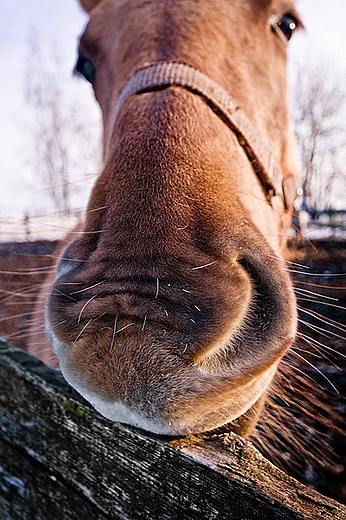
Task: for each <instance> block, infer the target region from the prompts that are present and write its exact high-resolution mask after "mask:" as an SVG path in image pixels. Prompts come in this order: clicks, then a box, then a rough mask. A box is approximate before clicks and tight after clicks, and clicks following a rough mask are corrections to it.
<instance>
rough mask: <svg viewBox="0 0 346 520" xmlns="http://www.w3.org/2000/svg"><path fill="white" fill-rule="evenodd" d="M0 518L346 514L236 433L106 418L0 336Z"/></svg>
mask: <svg viewBox="0 0 346 520" xmlns="http://www.w3.org/2000/svg"><path fill="white" fill-rule="evenodd" d="M0 518H1V519H2V520H14V519H20V520H33V519H40V520H44V519H50V520H59V519H69V520H70V519H78V520H82V519H86V518H87V519H88V520H93V519H95V520H96V519H97V520H102V519H108V520H109V519H113V518H114V519H115V518H119V519H128V520H136V519H148V520H154V519H160V520H161V519H162V520H171V519H177V520H178V519H179V520H184V519H188V520H193V519H210V520H211V519H218V520H219V519H232V520H248V519H249V520H250V519H251V520H252V519H258V520H272V519H273V520H274V519H285V520H291V519H292V520H293V519H311V520H318V519H322V518H323V520H336V519H337V520H343V519H346V507H345V506H343V505H341V504H339V503H337V502H335V501H333V500H331V499H328V498H326V497H323V496H322V495H319V494H318V493H316V492H314V491H312V490H310V489H308V488H306V487H305V486H303V485H302V484H300V483H299V482H297V481H295V480H294V479H292V478H290V477H288V476H287V475H285V474H284V473H283V472H281V471H280V470H278V469H277V468H275V467H274V466H273V465H272V464H270V463H269V462H268V461H267V460H266V459H264V458H263V457H262V456H261V455H260V454H259V453H258V452H257V451H256V450H255V449H254V448H253V447H252V445H251V444H250V443H248V442H246V441H244V440H243V439H241V438H240V437H237V436H236V435H233V434H231V435H229V434H227V435H221V436H215V437H212V438H209V439H208V438H206V437H205V436H203V435H202V436H193V437H184V438H180V439H168V438H162V437H158V436H154V435H150V434H147V433H145V432H143V431H140V430H137V429H135V428H131V427H128V426H124V425H121V424H117V423H111V422H109V421H107V420H106V419H104V418H103V417H101V416H100V415H99V414H98V413H97V412H95V411H94V410H93V409H92V408H91V407H90V406H89V405H88V404H87V403H86V402H85V401H83V399H82V398H81V397H79V396H78V395H77V394H76V393H75V392H74V391H73V390H72V389H71V388H70V387H69V386H68V385H67V384H66V383H65V381H64V380H63V378H62V376H61V375H60V374H59V373H58V372H56V371H54V370H51V369H49V368H47V367H46V366H45V365H44V364H43V363H41V362H40V361H38V360H37V359H35V358H33V357H32V356H30V355H28V354H27V353H25V352H23V351H21V350H18V349H15V348H14V347H11V346H9V345H7V344H6V343H4V342H1V341H0Z"/></svg>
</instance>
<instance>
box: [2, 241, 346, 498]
mask: <svg viewBox="0 0 346 520" xmlns="http://www.w3.org/2000/svg"><path fill="white" fill-rule="evenodd" d="M57 246H58V243H57V242H49V241H35V242H20V243H19V242H18V243H14V242H12V243H0V335H1V336H2V337H4V338H5V339H7V341H9V342H10V343H12V344H13V345H15V346H17V347H20V348H24V349H25V346H26V338H27V333H28V329H29V327H30V322H31V320H32V319H33V306H34V303H35V299H36V295H37V293H38V290H39V287H40V284H41V283H42V282H43V280H44V278H45V276H46V273H47V271H49V269H50V268H51V266H52V264H53V263H54V261H55V257H56V253H55V251H56V248H57ZM287 266H288V268H289V270H290V271H291V275H292V277H293V279H294V284H295V287H296V293H297V301H298V305H299V307H300V311H299V317H300V320H301V321H300V326H299V336H298V339H297V342H296V344H295V345H294V347H293V349H292V350H291V353H289V354H288V356H286V358H285V360H284V362H283V364H282V368H281V371H280V374H279V376H278V378H277V382H276V385H274V388H273V390H272V395H271V398H270V399H269V400H268V403H267V405H266V408H265V410H264V413H263V416H262V419H261V420H260V423H259V426H258V428H257V430H256V432H255V435H254V436H253V437H252V439H251V440H252V441H253V442H254V444H255V445H256V446H257V447H258V448H259V449H260V451H262V453H264V454H265V456H267V457H268V458H269V459H271V460H272V461H273V462H274V463H276V464H277V465H278V466H279V467H281V468H283V469H284V470H285V471H287V472H288V473H290V474H291V475H293V476H295V477H296V478H298V479H299V480H300V481H302V482H303V483H306V484H308V485H310V486H311V487H314V488H315V489H317V490H318V491H320V492H322V493H324V494H326V495H329V496H331V497H332V498H335V499H337V500H339V501H340V502H343V503H346V437H345V430H346V424H345V417H346V242H342V241H330V240H329V241H314V242H307V241H306V242H303V243H297V242H296V241H293V240H292V241H291V242H290V249H289V262H288V264H287Z"/></svg>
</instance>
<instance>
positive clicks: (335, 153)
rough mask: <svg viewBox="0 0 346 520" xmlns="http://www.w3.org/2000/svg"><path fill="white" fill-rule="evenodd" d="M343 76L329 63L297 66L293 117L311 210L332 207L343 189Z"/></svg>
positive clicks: (345, 164)
mask: <svg viewBox="0 0 346 520" xmlns="http://www.w3.org/2000/svg"><path fill="white" fill-rule="evenodd" d="M344 85H345V79H344V78H343V77H342V75H341V73H337V72H336V70H335V68H333V67H332V66H331V65H330V64H328V63H319V64H316V63H315V62H314V60H311V59H306V60H305V62H304V64H301V65H299V66H297V69H296V74H295V80H294V84H293V90H292V105H293V119H294V126H295V138H296V145H297V153H298V159H299V161H300V167H301V176H302V178H301V181H302V191H303V197H304V200H305V202H306V204H307V206H308V208H309V210H310V211H312V212H314V211H316V210H318V209H328V208H330V207H333V205H334V203H335V197H338V196H339V198H340V197H341V193H340V189H341V190H342V189H345V179H346V177H345V175H346V124H345V120H346V90H345V87H344Z"/></svg>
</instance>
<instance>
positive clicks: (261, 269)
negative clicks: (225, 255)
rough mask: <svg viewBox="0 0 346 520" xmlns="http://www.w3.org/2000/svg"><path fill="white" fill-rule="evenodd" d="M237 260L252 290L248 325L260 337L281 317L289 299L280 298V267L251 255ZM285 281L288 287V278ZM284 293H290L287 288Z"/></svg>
mask: <svg viewBox="0 0 346 520" xmlns="http://www.w3.org/2000/svg"><path fill="white" fill-rule="evenodd" d="M238 262H239V264H240V265H241V266H242V267H243V269H244V270H245V271H246V272H247V273H248V275H249V278H250V280H251V284H252V290H253V297H252V303H251V307H250V317H249V318H250V320H249V325H248V326H251V329H252V330H255V331H256V334H257V335H259V337H258V339H260V336H261V335H263V334H267V333H268V332H269V330H270V329H272V327H273V326H275V324H278V323H279V322H280V321H281V320H282V319H283V312H284V308H285V306H287V307H288V306H289V300H288V299H287V301H283V299H282V281H281V274H282V273H281V272H280V271H282V268H281V266H278V265H276V266H274V265H273V266H271V265H268V264H266V262H265V260H264V259H256V258H254V257H252V255H251V256H250V255H248V256H247V257H243V258H241V259H239V261H238ZM277 263H279V260H278V261H277ZM287 283H288V287H290V284H289V280H288V278H287ZM286 293H287V294H288V293H290V291H289V290H288V289H287V288H286Z"/></svg>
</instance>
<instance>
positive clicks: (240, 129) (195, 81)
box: [106, 62, 289, 209]
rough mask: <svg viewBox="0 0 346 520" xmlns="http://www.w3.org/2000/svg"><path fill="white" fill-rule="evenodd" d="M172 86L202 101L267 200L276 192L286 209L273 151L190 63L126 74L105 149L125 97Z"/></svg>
mask: <svg viewBox="0 0 346 520" xmlns="http://www.w3.org/2000/svg"><path fill="white" fill-rule="evenodd" d="M173 85H175V86H180V87H184V88H185V89H187V90H189V91H191V92H193V93H195V94H198V95H200V96H202V97H203V98H204V99H205V100H206V102H207V103H208V105H209V106H210V108H211V109H212V110H213V111H214V112H215V113H216V114H217V115H218V116H219V117H220V118H221V119H222V120H223V121H224V122H225V123H226V125H227V126H228V127H229V128H230V130H231V131H232V132H233V133H234V134H235V135H236V137H237V139H238V142H239V144H240V146H241V147H242V148H243V149H244V151H245V153H246V155H247V157H248V159H249V161H250V162H251V165H252V167H253V169H254V171H255V173H256V175H257V177H258V179H259V180H260V182H261V184H262V187H263V189H264V192H265V194H266V198H267V200H268V202H269V203H270V204H271V203H272V199H273V197H275V196H277V195H279V196H280V197H282V199H283V201H284V205H285V208H286V209H288V205H289V202H288V201H287V200H285V199H286V197H285V194H284V193H283V175H282V173H281V170H280V168H279V166H278V164H277V162H276V160H275V158H274V156H273V154H272V153H271V152H270V151H269V150H268V148H267V147H266V146H265V145H264V143H263V142H262V141H261V140H260V139H259V138H258V136H257V135H256V132H255V130H254V127H253V124H252V123H251V122H250V121H249V119H248V118H247V116H246V115H245V114H244V112H243V111H242V109H241V108H240V107H239V106H238V105H237V104H236V103H235V102H234V100H233V99H232V98H231V97H230V96H229V94H228V93H227V92H226V90H225V89H224V88H222V87H221V86H220V85H219V84H218V83H216V82H215V81H213V80H212V79H211V78H209V77H208V76H207V75H206V74H204V73H203V72H200V71H199V70H197V69H195V68H193V67H191V66H190V65H185V64H183V63H175V62H159V63H155V64H153V65H149V66H147V67H144V68H142V69H139V70H137V71H136V72H135V73H134V74H133V75H132V76H130V78H129V80H128V81H127V83H125V85H124V87H123V88H122V90H121V92H120V94H119V97H118V99H117V103H116V105H115V108H114V112H113V114H112V118H111V121H110V126H109V128H110V132H109V138H108V143H107V144H106V150H107V149H108V148H109V145H110V138H111V133H112V129H113V128H114V124H115V122H116V119H117V117H118V114H119V111H120V109H121V107H122V105H123V104H124V102H125V101H126V100H127V98H128V97H130V96H132V95H134V94H141V93H145V92H151V91H155V90H162V89H164V88H167V87H169V86H173ZM287 198H288V197H287Z"/></svg>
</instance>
